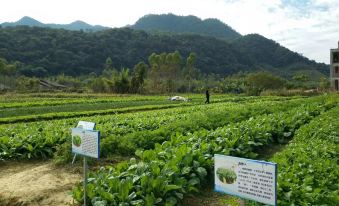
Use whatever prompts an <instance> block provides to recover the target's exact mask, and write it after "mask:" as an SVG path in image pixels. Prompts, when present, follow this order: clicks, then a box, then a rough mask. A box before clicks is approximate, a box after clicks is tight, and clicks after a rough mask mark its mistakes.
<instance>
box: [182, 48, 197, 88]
mask: <svg viewBox="0 0 339 206" xmlns="http://www.w3.org/2000/svg"><path fill="white" fill-rule="evenodd" d="M196 58H197V56H196V54H195V53H192V52H191V53H190V55H189V56H188V57H187V60H186V69H187V71H186V74H185V77H186V78H185V79H187V81H188V91H189V92H190V91H191V81H192V78H193V75H194V73H195V63H196Z"/></svg>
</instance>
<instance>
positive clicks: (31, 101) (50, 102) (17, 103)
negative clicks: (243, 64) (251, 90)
mask: <svg viewBox="0 0 339 206" xmlns="http://www.w3.org/2000/svg"><path fill="white" fill-rule="evenodd" d="M168 98H169V96H159V95H158V96H156V95H153V96H147V95H131V96H126V95H121V96H117V95H114V96H112V95H111V96H107V95H102V96H96V95H94V96H91V95H89V96H83V97H81V98H64V97H63V98H56V97H53V96H52V97H50V96H48V97H25V96H24V97H21V96H20V95H19V96H17V97H16V96H14V97H12V98H6V96H4V97H3V96H0V109H7V108H18V107H26V108H27V107H37V106H56V105H68V104H93V103H106V102H112V103H116V102H120V103H122V102H152V101H155V102H159V101H165V100H166V101H167V100H168ZM203 98H204V95H200V94H199V95H196V94H195V95H192V94H191V95H190V99H191V101H193V102H195V101H201V100H202V99H203ZM252 98H255V97H248V96H230V95H213V101H228V100H232V99H252ZM263 98H267V97H263ZM268 98H270V97H268ZM289 98H295V97H289Z"/></svg>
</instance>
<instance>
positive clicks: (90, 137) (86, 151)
mask: <svg viewBox="0 0 339 206" xmlns="http://www.w3.org/2000/svg"><path fill="white" fill-rule="evenodd" d="M99 149H100V132H99V131H94V130H85V129H82V128H73V129H72V152H73V153H76V154H80V155H84V156H88V157H94V158H99V154H100V151H99Z"/></svg>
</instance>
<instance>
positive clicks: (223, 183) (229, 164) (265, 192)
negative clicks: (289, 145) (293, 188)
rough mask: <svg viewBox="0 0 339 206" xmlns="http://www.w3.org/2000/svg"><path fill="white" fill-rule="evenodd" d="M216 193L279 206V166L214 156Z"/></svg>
mask: <svg viewBox="0 0 339 206" xmlns="http://www.w3.org/2000/svg"><path fill="white" fill-rule="evenodd" d="M214 176H215V191H217V192H222V193H226V194H229V195H234V196H237V197H240V198H245V199H249V200H254V201H257V202H260V203H264V204H267V205H277V192H276V188H277V164H276V163H271V162H265V161H258V160H251V159H244V158H238V157H232V156H225V155H218V154H215V155H214Z"/></svg>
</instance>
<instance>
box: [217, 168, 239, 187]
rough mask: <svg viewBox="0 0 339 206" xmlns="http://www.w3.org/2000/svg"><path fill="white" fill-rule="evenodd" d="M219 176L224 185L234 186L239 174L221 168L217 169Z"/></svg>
mask: <svg viewBox="0 0 339 206" xmlns="http://www.w3.org/2000/svg"><path fill="white" fill-rule="evenodd" d="M217 176H218V178H219V180H220V181H221V182H222V183H224V184H233V183H234V182H235V181H236V180H237V174H236V173H235V172H234V171H233V170H232V169H228V168H222V167H219V168H218V169H217Z"/></svg>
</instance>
